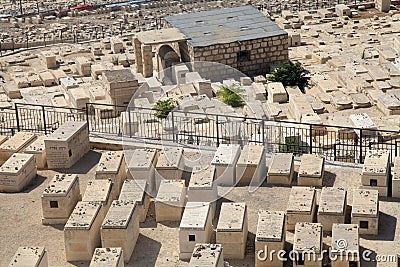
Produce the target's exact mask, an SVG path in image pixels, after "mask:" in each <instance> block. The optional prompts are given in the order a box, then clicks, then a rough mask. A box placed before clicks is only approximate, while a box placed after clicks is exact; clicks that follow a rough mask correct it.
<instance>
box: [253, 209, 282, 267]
mask: <svg viewBox="0 0 400 267" xmlns="http://www.w3.org/2000/svg"><path fill="white" fill-rule="evenodd" d="M285 237H286V216H285V212H284V211H268V210H260V211H259V212H258V223H257V232H256V239H255V266H256V267H264V266H268V267H269V266H272V267H278V266H279V267H282V266H283V261H281V260H279V258H278V254H277V253H275V254H273V255H272V258H271V257H270V256H271V255H270V252H271V251H272V250H275V251H277V252H278V251H281V250H284V249H285ZM261 250H262V251H264V253H259V252H260V251H261Z"/></svg>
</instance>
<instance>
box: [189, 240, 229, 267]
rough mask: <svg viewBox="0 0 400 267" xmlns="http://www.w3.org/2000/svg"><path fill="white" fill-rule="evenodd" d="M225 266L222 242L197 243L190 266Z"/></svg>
mask: <svg viewBox="0 0 400 267" xmlns="http://www.w3.org/2000/svg"><path fill="white" fill-rule="evenodd" d="M198 266H209V267H224V253H223V248H222V246H221V245H220V244H196V245H195V247H194V250H193V254H192V257H191V258H190V262H189V265H188V267H198Z"/></svg>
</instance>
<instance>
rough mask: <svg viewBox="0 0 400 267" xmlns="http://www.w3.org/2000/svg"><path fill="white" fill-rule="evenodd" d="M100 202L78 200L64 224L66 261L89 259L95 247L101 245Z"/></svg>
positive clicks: (101, 218) (101, 217)
mask: <svg viewBox="0 0 400 267" xmlns="http://www.w3.org/2000/svg"><path fill="white" fill-rule="evenodd" d="M101 209H102V204H101V203H100V202H84V201H79V202H78V204H77V205H76V206H75V209H74V211H73V212H72V214H71V216H70V217H69V219H68V221H67V223H66V224H65V226H64V241H65V242H64V243H65V255H66V259H67V261H90V260H91V258H92V254H93V252H94V250H95V248H98V247H101V239H100V226H101V223H102V221H103V218H104V216H101Z"/></svg>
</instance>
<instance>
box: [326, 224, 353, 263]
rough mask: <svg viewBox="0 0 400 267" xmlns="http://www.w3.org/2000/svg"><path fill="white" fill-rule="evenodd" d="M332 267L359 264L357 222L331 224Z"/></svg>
mask: <svg viewBox="0 0 400 267" xmlns="http://www.w3.org/2000/svg"><path fill="white" fill-rule="evenodd" d="M331 248H332V250H331V251H332V256H333V257H332V262H331V266H332V267H344V266H347V267H350V266H360V237H359V228H358V225H357V224H336V223H335V224H333V227H332V242H331Z"/></svg>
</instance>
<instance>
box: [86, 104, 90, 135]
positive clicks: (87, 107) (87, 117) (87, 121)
mask: <svg viewBox="0 0 400 267" xmlns="http://www.w3.org/2000/svg"><path fill="white" fill-rule="evenodd" d="M85 106H86V110H85V112H86V123H87V127H88V130H89V132H90V125H89V121H90V120H89V105H88V103H85Z"/></svg>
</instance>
